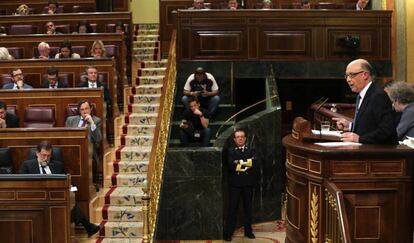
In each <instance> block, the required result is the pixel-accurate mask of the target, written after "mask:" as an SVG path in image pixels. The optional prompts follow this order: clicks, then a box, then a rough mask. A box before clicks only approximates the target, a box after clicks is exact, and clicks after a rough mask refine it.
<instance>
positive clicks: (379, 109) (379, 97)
mask: <svg viewBox="0 0 414 243" xmlns="http://www.w3.org/2000/svg"><path fill="white" fill-rule="evenodd" d="M373 72H374V71H373V68H372V66H371V64H369V62H368V61H366V60H364V59H356V60H354V61H352V62H350V63H349V64H348V66H347V67H346V73H345V79H346V82H347V83H348V85H349V87H350V88H351V90H352V92H355V93H358V95H357V99H356V104H355V115H354V119H353V121H352V122H351V121H348V120H346V119H344V118H332V119H333V120H334V121H336V126H337V127H338V129H339V130H342V131H344V132H345V133H343V134H342V135H341V140H342V141H345V142H357V143H364V144H396V143H397V133H396V129H395V115H396V114H395V113H394V112H393V110H392V106H391V101H390V99H389V98H388V96H387V94H386V93H385V92H384V90H383V88H382V87H381V86H380V85H379V84H377V82H374V74H373Z"/></svg>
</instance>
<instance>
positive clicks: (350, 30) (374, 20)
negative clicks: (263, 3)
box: [177, 9, 391, 61]
mask: <svg viewBox="0 0 414 243" xmlns="http://www.w3.org/2000/svg"><path fill="white" fill-rule="evenodd" d="M390 19H391V11H347V10H329V11H326V10H314V11H299V10H260V9H259V10H243V11H227V10H209V11H191V10H178V12H177V24H178V26H177V30H178V36H179V37H180V36H181V37H183V36H184V34H183V33H181V31H183V32H185V35H187V34H188V33H192V38H191V37H190V38H188V37H187V38H179V39H178V45H177V46H178V47H179V48H178V58H179V60H246V59H247V60H256V59H259V60H297V61H313V60H318V61H322V60H323V61H329V60H331V61H337V60H349V59H350V58H353V57H354V56H362V57H365V58H367V59H369V60H370V61H379V60H381V61H383V60H389V59H390V55H388V53H390V52H391V46H390V44H391V40H390V38H391V37H390V34H388V33H390V31H391V29H390V28H391V25H390V24H389V23H390V21H391V20H390ZM382 33H383V34H382ZM346 36H355V37H358V38H359V40H360V46H359V48H356V49H352V48H344V46H343V45H342V44H341V39H343V38H345V37H346ZM188 41H189V42H188ZM180 52H184V53H185V55H184V54H182V53H180ZM383 53H384V54H383ZM181 58H182V59H181Z"/></svg>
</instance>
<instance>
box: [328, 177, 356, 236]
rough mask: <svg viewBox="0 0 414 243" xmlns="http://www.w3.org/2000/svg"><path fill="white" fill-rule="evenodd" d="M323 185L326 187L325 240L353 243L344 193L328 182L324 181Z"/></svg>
mask: <svg viewBox="0 0 414 243" xmlns="http://www.w3.org/2000/svg"><path fill="white" fill-rule="evenodd" d="M323 185H324V187H325V220H326V221H325V240H326V242H332V243H351V242H352V241H351V237H350V232H349V225H348V218H347V216H346V215H347V214H346V209H345V201H344V197H343V193H342V191H341V190H340V189H339V188H338V187H337V186H336V185H335V184H334V183H332V182H330V181H328V180H324V183H323Z"/></svg>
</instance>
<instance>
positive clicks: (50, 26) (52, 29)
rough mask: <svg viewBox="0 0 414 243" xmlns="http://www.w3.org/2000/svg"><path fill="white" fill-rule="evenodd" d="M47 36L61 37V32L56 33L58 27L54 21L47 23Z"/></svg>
mask: <svg viewBox="0 0 414 243" xmlns="http://www.w3.org/2000/svg"><path fill="white" fill-rule="evenodd" d="M45 26H46V34H48V35H60V34H62V33H60V32H59V31H56V26H55V24H54V23H53V22H52V21H49V22H47V23H46V25H45Z"/></svg>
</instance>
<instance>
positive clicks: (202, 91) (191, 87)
mask: <svg viewBox="0 0 414 243" xmlns="http://www.w3.org/2000/svg"><path fill="white" fill-rule="evenodd" d="M218 89H219V88H218V85H217V82H216V80H215V79H214V77H213V75H211V74H210V73H207V72H205V71H204V69H203V68H202V67H198V68H197V69H196V71H195V73H193V74H191V75H190V76H189V77H188V78H187V81H186V83H185V85H184V91H183V93H184V96H183V97H182V102H183V104H184V106H185V107H186V109H187V110H188V109H189V99H190V98H191V97H193V98H197V99H198V100H199V101H200V105H201V107H202V108H204V109H207V110H208V116H209V117H211V116H212V115H213V114H214V113H215V112H216V110H217V107H218V104H219V102H220V97H219V96H218Z"/></svg>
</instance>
